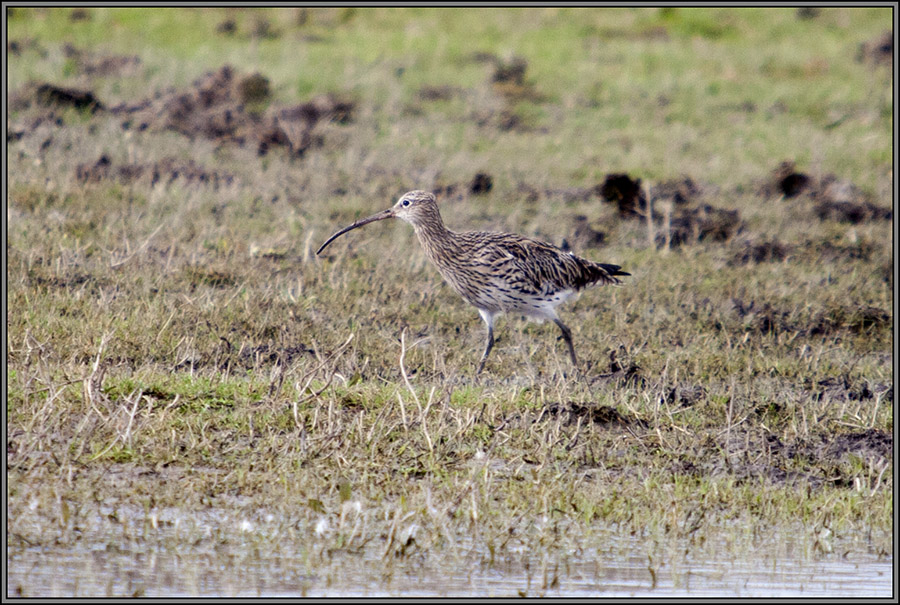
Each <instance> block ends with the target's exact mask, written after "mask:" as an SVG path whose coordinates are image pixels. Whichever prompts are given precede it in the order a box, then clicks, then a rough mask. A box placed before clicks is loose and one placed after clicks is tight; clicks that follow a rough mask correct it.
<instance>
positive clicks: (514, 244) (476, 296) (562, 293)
mask: <svg viewBox="0 0 900 605" xmlns="http://www.w3.org/2000/svg"><path fill="white" fill-rule="evenodd" d="M388 218H399V219H401V220H403V221H406V222H407V223H409V224H410V225H412V226H413V229H415V231H416V235H417V236H418V238H419V242H421V244H422V247H423V248H424V249H425V254H426V255H427V256H428V258H429V260H431V262H432V263H434V265H435V266H436V267H437V269H438V271H439V272H440V274H441V276H443V278H444V279H445V280H446V281H447V283H449V284H450V285H451V286H452V287H453V289H454V290H456V291H457V292H458V293H459V295H460V296H462V297H463V298H464V299H466V301H467V302H468V303H469V304H471V305H473V306H474V307H475V308H476V309H478V313H479V314H481V318H482V319H483V320H484V323H485V324H487V342H486V344H485V347H484V353H483V354H482V356H481V361H479V362H478V369H477V370H476V371H475V373H476V374H480V373H481V370H482V369H483V368H484V362H485V360H486V359H487V357H488V354H489V353H490V352H491V349H492V348H493V346H494V317H495V316H496V315H497V314H499V313H503V312H511V313H522V314H524V315H527V316H530V317H534V318H537V319H541V320H544V319H551V320H553V322H554V323H555V324H556V325H557V326H559V329H560V331H562V337H563V339H564V340H565V341H566V344H567V345H568V347H569V355H570V356H571V357H572V364H573V365H575V366H577V365H578V362H577V361H576V358H575V346H574V345H573V344H572V332H571V331H570V330H569V328H568V327H566V324H564V323H563V322H562V320H560V319H559V316H558V315H557V314H556V307H557V306H558V305H560V304H561V303H563V302H564V301H565V300H566V299H567V298H569V297H570V296H572V294H574V293H575V292H577V291H578V290H581V289H583V288H586V287H587V286H590V285H593V284H617V283H620V282H619V280H618V279H617V276H619V275H631V274H630V273H625V272H624V271H620V270H619V268H620V267H619V266H618V265H606V264H602V263H595V262H593V261H589V260H586V259H583V258H580V257H578V256H575V255H574V254H572V253H571V252H564V251H563V250H561V249H559V248H557V247H556V246H554V245H553V244H548V243H545V242H540V241H537V240H534V239H531V238H528V237H523V236H521V235H515V234H511V233H488V232H483V231H467V232H464V233H457V232H455V231H450V230H449V229H447V228H446V227H445V226H444V221H443V220H441V213H440V212H439V211H438V207H437V202H435V199H434V195H433V194H431V193H428V192H426V191H410V192H409V193H405V194H404V195H403V196H402V197H401V198H400V199H399V200H398V201H397V203H396V204H394V206H393V207H392V208H388V209H387V210H384V211H382V212H379V213H378V214H373V215H372V216H370V217H368V218H364V219H361V220H358V221H356V222H355V223H353V224H352V225H349V226H347V227H344V228H343V229H341V230H340V231H338V232H337V233H335V234H334V235H332V236H331V237H329V238H328V239H327V240H326V241H325V243H324V244H322V246H321V247H320V248H319V249H318V250H317V251H316V254H321V253H322V250H324V249H325V247H326V246H328V244H330V243H331V242H333V241H334V240H335V239H337V238H338V237H340V236H341V235H343V234H345V233H347V232H348V231H351V230H353V229H356V228H358V227H362V226H363V225H368V224H369V223H373V222H375V221H381V220H384V219H388Z"/></svg>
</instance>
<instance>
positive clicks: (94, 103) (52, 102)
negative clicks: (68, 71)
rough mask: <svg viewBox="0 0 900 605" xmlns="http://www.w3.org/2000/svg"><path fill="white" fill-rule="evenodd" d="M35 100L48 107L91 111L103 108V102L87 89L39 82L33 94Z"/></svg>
mask: <svg viewBox="0 0 900 605" xmlns="http://www.w3.org/2000/svg"><path fill="white" fill-rule="evenodd" d="M34 98H35V100H36V101H37V102H38V103H39V104H40V105H44V106H48V107H74V108H75V109H86V110H88V111H90V112H91V113H94V112H96V111H100V110H102V109H103V103H101V102H100V100H99V99H98V98H97V97H96V96H95V95H94V93H93V92H91V91H89V90H79V89H76V88H64V87H62V86H55V85H53V84H41V85H39V86H38V87H37V90H36V91H35V94H34Z"/></svg>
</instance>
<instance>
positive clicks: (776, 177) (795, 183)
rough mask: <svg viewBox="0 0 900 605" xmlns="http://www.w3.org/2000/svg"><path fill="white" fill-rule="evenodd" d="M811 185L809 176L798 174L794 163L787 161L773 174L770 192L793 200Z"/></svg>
mask: <svg viewBox="0 0 900 605" xmlns="http://www.w3.org/2000/svg"><path fill="white" fill-rule="evenodd" d="M809 184H810V178H809V176H808V175H806V174H803V173H802V172H797V170H796V166H795V165H794V162H787V161H786V162H782V163H781V164H779V165H778V168H776V169H775V171H774V172H773V174H772V181H771V183H770V190H774V191H777V192H780V193H781V194H782V195H784V197H786V198H792V197H796V196H798V195H800V194H801V193H803V191H804V190H806V188H807V187H808V186H809ZM767 197H769V196H767Z"/></svg>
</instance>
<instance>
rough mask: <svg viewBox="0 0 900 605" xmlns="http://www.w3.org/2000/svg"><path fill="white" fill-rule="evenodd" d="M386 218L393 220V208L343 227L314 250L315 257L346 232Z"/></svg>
mask: <svg viewBox="0 0 900 605" xmlns="http://www.w3.org/2000/svg"><path fill="white" fill-rule="evenodd" d="M386 218H394V209H393V208H388V209H387V210H383V211H381V212H379V213H378V214H373V215H372V216H370V217H368V218H363V219H360V220H358V221H356V222H355V223H353V224H352V225H349V226H347V227H344V228H343V229H341V230H340V231H338V232H337V233H335V234H334V235H332V236H331V237H329V238H328V239H327V240H325V243H324V244H322V246H321V247H320V248H319V249H318V250H316V254H317V255H318V254H322V250H324V249H325V247H326V246H328V244H330V243H331V242H333V241H334V240H336V239H337V238H339V237H340V236H342V235H344V234H345V233H347V232H348V231H353V230H354V229H356V228H357V227H362V226H363V225H368V224H369V223H374V222H375V221H383V220H384V219H386Z"/></svg>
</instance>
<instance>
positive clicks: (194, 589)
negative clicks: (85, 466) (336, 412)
mask: <svg viewBox="0 0 900 605" xmlns="http://www.w3.org/2000/svg"><path fill="white" fill-rule="evenodd" d="M7 556H8V561H7V562H8V584H7V586H8V589H7V596H8V597H15V596H18V595H21V596H31V597H33V596H43V597H92V596H130V595H135V596H159V597H174V596H243V597H249V596H253V597H257V596H262V597H273V596H298V595H303V596H322V597H325V596H328V597H337V596H345V597H346V596H407V597H427V596H459V597H486V596H512V597H514V596H526V595H527V596H550V597H579V596H580V597H586V596H605V597H611V596H645V597H671V596H698V597H701V596H702V597H712V596H719V597H726V596H739V597H784V596H794V597H823V596H840V597H845V598H846V597H891V596H892V595H893V585H892V580H893V574H892V569H893V559H892V557H888V558H881V559H878V558H875V557H870V556H856V557H848V558H846V559H845V558H841V557H839V556H837V555H834V556H832V555H828V556H827V557H824V558H822V559H819V560H813V561H799V560H777V561H763V560H745V561H714V560H707V561H692V562H681V563H679V564H678V565H668V564H666V563H665V562H661V563H658V564H657V565H656V567H655V569H654V572H653V573H651V571H650V566H649V565H648V563H647V561H646V560H641V559H640V558H638V557H634V558H631V559H623V560H619V561H611V560H608V559H607V560H604V561H603V563H599V562H588V561H582V562H575V563H570V564H568V565H566V569H565V570H561V569H551V568H545V569H540V568H538V569H535V568H532V569H531V570H530V571H525V570H522V569H517V570H514V569H502V568H500V567H497V566H495V567H493V568H490V567H487V566H483V565H474V566H471V567H470V568H469V569H455V570H446V572H445V573H441V572H440V570H423V571H414V570H413V568H414V567H415V565H414V564H411V563H410V562H407V563H405V564H403V565H402V566H397V568H396V570H395V572H393V573H392V574H391V575H390V576H389V577H385V576H384V575H383V572H382V575H381V577H370V576H371V574H370V573H368V572H367V569H366V568H367V565H366V561H365V560H364V559H360V558H356V559H351V560H344V561H343V562H342V563H340V567H338V568H335V567H333V566H332V567H331V568H330V570H329V571H328V573H326V574H323V575H316V574H311V575H310V574H304V573H302V572H301V571H300V570H301V569H303V568H304V566H303V565H302V564H301V563H300V562H299V561H291V560H290V559H287V558H284V557H278V558H269V559H264V558H260V559H255V558H253V556H246V557H242V558H241V559H240V560H237V559H236V558H235V557H233V556H229V555H228V554H227V553H221V555H216V554H213V553H209V554H199V555H198V554H191V553H185V554H165V555H155V554H147V553H137V552H124V551H119V550H118V549H116V548H112V549H110V548H109V547H105V546H99V545H98V546H97V548H96V549H94V550H84V549H80V548H75V549H60V548H49V549H47V548H44V549H39V548H30V547H29V548H15V547H8V549H7ZM554 579H555V580H554Z"/></svg>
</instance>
